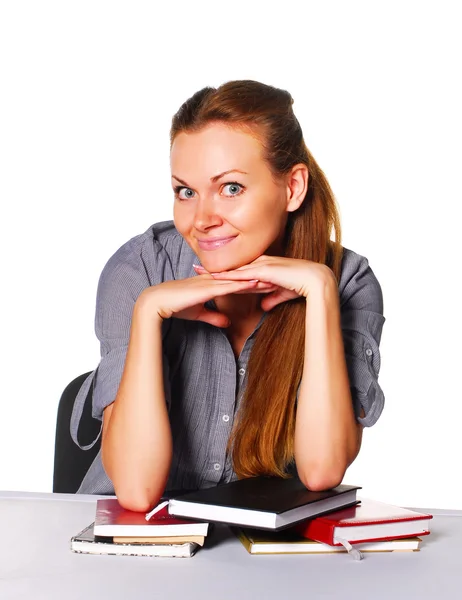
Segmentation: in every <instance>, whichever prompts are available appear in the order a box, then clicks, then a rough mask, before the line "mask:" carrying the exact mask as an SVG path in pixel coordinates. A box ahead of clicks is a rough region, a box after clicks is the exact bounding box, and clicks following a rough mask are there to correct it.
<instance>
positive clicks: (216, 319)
mask: <svg viewBox="0 0 462 600" xmlns="http://www.w3.org/2000/svg"><path fill="white" fill-rule="evenodd" d="M197 321H203V322H204V323H209V324H210V325H214V326H215V327H229V326H230V325H231V321H230V320H229V319H228V317H227V316H226V315H223V314H222V313H219V312H217V311H214V310H208V309H207V308H204V310H203V311H202V312H201V313H200V314H199V316H198V317H197Z"/></svg>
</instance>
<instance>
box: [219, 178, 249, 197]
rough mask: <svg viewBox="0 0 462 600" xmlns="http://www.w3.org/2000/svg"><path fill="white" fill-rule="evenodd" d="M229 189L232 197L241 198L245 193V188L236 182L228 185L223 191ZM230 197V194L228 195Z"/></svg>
mask: <svg viewBox="0 0 462 600" xmlns="http://www.w3.org/2000/svg"><path fill="white" fill-rule="evenodd" d="M226 188H229V191H230V194H229V195H230V196H239V195H240V194H242V192H243V191H244V186H242V185H241V184H240V183H237V182H236V181H231V182H230V183H226V184H225V185H224V187H223V189H226ZM226 195H228V194H226Z"/></svg>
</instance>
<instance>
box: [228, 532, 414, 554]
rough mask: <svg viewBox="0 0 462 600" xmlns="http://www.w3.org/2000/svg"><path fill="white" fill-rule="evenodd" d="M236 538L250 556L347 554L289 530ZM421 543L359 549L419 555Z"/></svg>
mask: <svg viewBox="0 0 462 600" xmlns="http://www.w3.org/2000/svg"><path fill="white" fill-rule="evenodd" d="M233 531H234V533H235V535H236V536H237V537H238V539H239V541H240V542H241V543H242V545H243V546H244V547H245V548H246V550H247V552H249V554H336V553H340V552H345V553H346V552H347V550H346V548H344V547H343V546H330V545H328V544H323V543H321V542H316V541H315V540H310V539H308V538H305V537H303V536H301V535H300V534H298V533H297V532H296V531H294V530H292V529H289V530H287V529H286V530H285V531H282V532H276V533H273V532H267V531H261V530H256V529H243V528H240V527H235V528H233ZM421 541H422V540H421V539H420V538H419V537H410V538H406V539H400V540H393V541H386V542H368V543H364V544H358V545H357V546H356V545H355V548H357V549H358V550H361V552H398V551H400V552H404V551H410V552H417V551H419V549H420V543H421Z"/></svg>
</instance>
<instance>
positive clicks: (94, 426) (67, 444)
mask: <svg viewBox="0 0 462 600" xmlns="http://www.w3.org/2000/svg"><path fill="white" fill-rule="evenodd" d="M90 373H91V371H89V372H88V373H84V374H83V375H79V376H78V377H76V378H75V379H74V380H73V381H71V383H69V385H68V386H67V387H66V389H65V390H64V392H63V393H62V396H61V399H60V401H59V405H58V414H57V419H56V437H55V456H54V470H53V492H58V493H67V494H75V492H76V491H77V490H78V489H79V487H80V484H81V483H82V480H83V478H84V477H85V474H86V472H87V471H88V469H89V468H90V465H91V463H92V462H93V460H94V458H95V456H96V455H97V454H98V452H99V449H100V447H101V438H100V439H99V440H98V441H97V442H96V443H95V445H94V446H93V447H92V448H90V450H81V449H80V448H79V447H78V446H77V445H76V444H75V443H74V442H73V440H72V438H71V433H70V422H71V415H72V409H73V406H74V401H75V398H76V396H77V393H78V391H79V389H80V387H81V385H82V383H83V382H84V380H85V379H86V378H87V376H88V375H89V374H90ZM93 382H94V380H93ZM93 382H92V384H91V386H90V389H89V390H88V394H87V397H86V399H85V406H84V408H83V413H82V418H81V420H80V424H79V431H78V436H77V437H78V440H79V442H80V444H81V445H82V446H85V445H86V444H90V443H91V442H92V441H93V440H94V439H95V438H96V436H97V435H98V433H99V431H100V429H101V421H98V419H94V418H93V416H92V414H91V408H92V395H93Z"/></svg>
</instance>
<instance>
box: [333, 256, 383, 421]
mask: <svg viewBox="0 0 462 600" xmlns="http://www.w3.org/2000/svg"><path fill="white" fill-rule="evenodd" d="M339 294H340V313H341V328H342V336H343V343H344V349H345V360H346V364H347V369H348V376H349V381H350V390H351V395H352V399H353V405H354V410H355V415H356V419H357V421H358V422H359V423H361V424H362V425H364V426H365V427H370V426H372V425H374V424H375V423H376V422H377V420H378V418H379V417H380V415H381V413H382V410H383V407H384V402H385V396H384V393H383V390H382V388H381V387H380V385H379V382H378V378H379V372H380V362H381V357H380V350H379V346H380V340H381V336H382V328H383V325H384V323H385V317H384V315H383V295H382V289H381V286H380V284H379V282H378V280H377V278H376V276H375V275H374V273H373V271H372V269H371V267H370V266H369V261H368V260H367V258H365V257H364V256H361V255H359V254H356V253H355V252H353V251H352V250H348V249H346V248H345V250H344V255H343V262H342V272H341V276H340V282H339ZM361 408H362V409H363V410H364V414H365V416H364V417H361V416H360V414H361Z"/></svg>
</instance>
